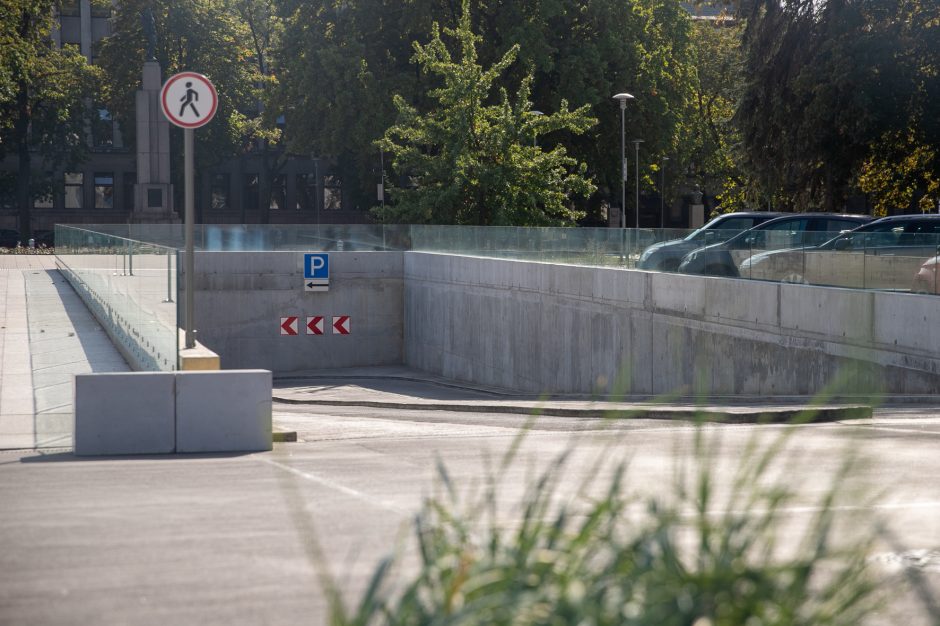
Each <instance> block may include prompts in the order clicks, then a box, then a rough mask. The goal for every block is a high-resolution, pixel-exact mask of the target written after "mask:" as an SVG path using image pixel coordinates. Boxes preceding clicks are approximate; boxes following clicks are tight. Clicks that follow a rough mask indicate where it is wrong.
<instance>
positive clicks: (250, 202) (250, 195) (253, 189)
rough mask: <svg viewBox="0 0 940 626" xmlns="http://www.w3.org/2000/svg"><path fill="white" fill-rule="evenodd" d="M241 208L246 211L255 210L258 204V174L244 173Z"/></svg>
mask: <svg viewBox="0 0 940 626" xmlns="http://www.w3.org/2000/svg"><path fill="white" fill-rule="evenodd" d="M242 203H243V208H244V209H246V210H248V211H257V210H258V207H259V206H260V204H259V200H258V175H257V174H245V178H244V180H243V183H242Z"/></svg>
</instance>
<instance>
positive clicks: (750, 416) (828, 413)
mask: <svg viewBox="0 0 940 626" xmlns="http://www.w3.org/2000/svg"><path fill="white" fill-rule="evenodd" d="M273 400H274V402H280V403H282V404H295V405H310V406H354V407H365V408H377V409H404V410H412V411H453V412H457V413H506V414H514V415H551V416H554V417H592V418H608V419H669V420H701V421H706V422H720V423H727V424H787V423H819V422H837V421H840V420H850V419H870V418H871V417H872V407H870V406H867V405H852V406H836V407H818V408H817V407H799V408H796V407H795V408H779V409H754V410H753V411H747V410H746V409H745V410H742V411H721V410H713V409H700V408H694V407H690V408H687V409H686V408H681V409H680V408H675V407H662V408H658V407H635V408H624V407H612V408H608V409H588V408H584V409H578V408H563V407H553V406H551V405H545V406H520V405H502V404H472V405H469V404H459V403H450V402H448V403H425V402H423V403H410V402H382V401H377V400H300V399H297V398H283V397H278V396H274V398H273ZM808 414H812V419H810V418H809V417H808Z"/></svg>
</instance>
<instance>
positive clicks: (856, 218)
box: [717, 213, 871, 245]
mask: <svg viewBox="0 0 940 626" xmlns="http://www.w3.org/2000/svg"><path fill="white" fill-rule="evenodd" d="M807 217H826V218H833V217H836V218H843V219H845V220H846V221H850V222H856V223H857V224H859V225H860V226H861V225H864V224H868V223H870V222H871V217H870V216H868V215H854V214H849V213H790V214H788V215H784V216H783V217H775V218H774V219H772V220H767V221H766V222H761V223H760V224H758V225H757V226H755V227H754V228H752V229H750V230H745V231H744V232H741V233H738V234H737V235H735V236H734V237H732V238H731V239H729V240H728V241H726V242H724V244H717V245H727V244H730V243H732V242H736V241H738V240H739V239H740V238H741V237H747V235H748V233H750V232H752V231H755V230H765V229H767V228H770V227H771V226H773V225H774V224H779V223H781V222H787V221H793V222H795V221H797V220H800V219H804V218H807Z"/></svg>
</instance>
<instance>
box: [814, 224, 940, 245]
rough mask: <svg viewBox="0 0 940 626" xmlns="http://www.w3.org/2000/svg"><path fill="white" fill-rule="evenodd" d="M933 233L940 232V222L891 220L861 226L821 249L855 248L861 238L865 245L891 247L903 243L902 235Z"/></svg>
mask: <svg viewBox="0 0 940 626" xmlns="http://www.w3.org/2000/svg"><path fill="white" fill-rule="evenodd" d="M933 232H940V220H930V221H929V222H921V221H917V220H909V221H908V220H889V221H886V222H872V223H871V224H865V225H864V226H860V227H858V228H856V229H855V230H852V231H849V232H847V233H840V234H839V235H838V236H836V237H833V238H832V239H830V240H829V241H827V242H826V243H824V244H822V245H821V246H819V247H820V248H825V249H831V248H835V247H841V246H845V245H848V246H849V247H853V243H855V242H856V241H857V240H859V238H860V237H861V241H860V242H859V243H862V244H864V245H879V244H880V245H890V244H894V243H898V244H900V243H903V240H902V239H901V235H905V234H923V233H933ZM841 242H844V243H841Z"/></svg>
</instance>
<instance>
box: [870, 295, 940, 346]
mask: <svg viewBox="0 0 940 626" xmlns="http://www.w3.org/2000/svg"><path fill="white" fill-rule="evenodd" d="M873 295H874V299H875V304H874V314H875V319H874V323H873V328H874V333H873V334H874V341H875V342H876V343H879V344H883V345H886V346H888V348H889V349H890V348H892V347H901V348H909V349H913V350H917V351H923V352H927V353H929V354H931V355H933V356H934V357H935V358H940V328H938V327H937V324H936V323H935V320H936V318H937V304H938V302H937V296H924V295H915V294H899V293H875V294H873Z"/></svg>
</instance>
